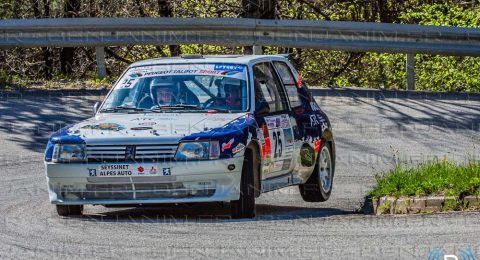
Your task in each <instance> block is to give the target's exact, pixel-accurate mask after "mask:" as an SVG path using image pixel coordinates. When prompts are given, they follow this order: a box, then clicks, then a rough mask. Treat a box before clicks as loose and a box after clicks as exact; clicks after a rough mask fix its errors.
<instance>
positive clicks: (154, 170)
mask: <svg viewBox="0 0 480 260" xmlns="http://www.w3.org/2000/svg"><path fill="white" fill-rule="evenodd" d="M148 172H149V173H150V174H152V175H153V174H157V172H158V170H157V168H155V166H152V167H151V168H150V170H149V171H148Z"/></svg>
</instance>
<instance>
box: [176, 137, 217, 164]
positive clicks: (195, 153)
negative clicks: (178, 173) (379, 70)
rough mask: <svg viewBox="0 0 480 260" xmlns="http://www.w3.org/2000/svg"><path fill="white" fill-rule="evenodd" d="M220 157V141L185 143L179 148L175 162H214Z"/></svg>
mask: <svg viewBox="0 0 480 260" xmlns="http://www.w3.org/2000/svg"><path fill="white" fill-rule="evenodd" d="M219 156H220V145H219V144H218V141H205V142H183V143H180V145H179V146H178V149H177V152H176V153H175V160H179V161H181V160H212V159H218V157H219Z"/></svg>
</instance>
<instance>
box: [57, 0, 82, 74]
mask: <svg viewBox="0 0 480 260" xmlns="http://www.w3.org/2000/svg"><path fill="white" fill-rule="evenodd" d="M63 11H64V13H63V17H64V18H72V17H77V16H78V12H79V11H80V0H65V4H64V9H63ZM74 55H75V48H71V47H66V48H63V49H62V51H61V52H60V71H61V73H62V74H65V75H70V74H72V72H73V62H74Z"/></svg>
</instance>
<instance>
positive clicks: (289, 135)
mask: <svg viewBox="0 0 480 260" xmlns="http://www.w3.org/2000/svg"><path fill="white" fill-rule="evenodd" d="M283 136H284V138H285V141H286V143H285V145H286V146H292V145H293V131H292V129H291V128H285V129H283Z"/></svg>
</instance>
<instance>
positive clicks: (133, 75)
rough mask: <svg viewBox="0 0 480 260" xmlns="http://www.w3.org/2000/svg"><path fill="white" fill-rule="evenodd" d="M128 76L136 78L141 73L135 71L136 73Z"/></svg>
mask: <svg viewBox="0 0 480 260" xmlns="http://www.w3.org/2000/svg"><path fill="white" fill-rule="evenodd" d="M129 76H130V78H132V79H135V78H138V77H142V76H143V74H142V73H140V72H137V73H133V74H130V75H129Z"/></svg>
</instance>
